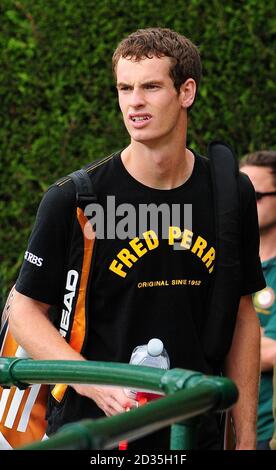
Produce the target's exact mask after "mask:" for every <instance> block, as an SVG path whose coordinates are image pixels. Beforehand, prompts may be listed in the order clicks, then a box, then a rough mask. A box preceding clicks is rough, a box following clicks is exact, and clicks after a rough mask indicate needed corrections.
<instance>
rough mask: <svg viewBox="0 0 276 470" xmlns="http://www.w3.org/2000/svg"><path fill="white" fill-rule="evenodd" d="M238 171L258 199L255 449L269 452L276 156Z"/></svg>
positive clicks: (275, 337) (275, 311) (245, 163)
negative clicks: (262, 284)
mask: <svg viewBox="0 0 276 470" xmlns="http://www.w3.org/2000/svg"><path fill="white" fill-rule="evenodd" d="M240 166H241V171H242V172H243V173H245V174H246V175H247V176H249V178H250V180H251V181H252V183H253V186H254V188H255V191H256V197H257V210H258V218H259V228H260V256H261V261H262V267H263V272H264V276H265V280H266V284H267V287H266V288H265V289H263V290H261V291H260V292H257V293H256V294H255V296H254V300H253V301H254V306H255V309H256V311H257V313H258V317H259V320H260V324H261V383H260V393H259V407H258V422H257V435H258V442H257V449H260V450H261V449H269V441H270V439H271V437H272V433H273V427H274V420H273V414H272V394H273V384H272V375H273V366H274V364H275V362H276V302H275V292H276V152H275V151H268V150H266V151H265V150H261V151H259V152H255V153H250V154H248V155H246V156H245V157H244V158H243V159H242V160H241V164H240Z"/></svg>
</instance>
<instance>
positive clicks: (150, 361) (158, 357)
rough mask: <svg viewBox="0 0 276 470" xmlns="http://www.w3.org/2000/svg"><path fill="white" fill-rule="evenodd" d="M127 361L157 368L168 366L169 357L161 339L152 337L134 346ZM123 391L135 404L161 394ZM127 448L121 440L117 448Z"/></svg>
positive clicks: (141, 403)
mask: <svg viewBox="0 0 276 470" xmlns="http://www.w3.org/2000/svg"><path fill="white" fill-rule="evenodd" d="M129 363H130V364H135V365H140V366H148V367H157V368H159V369H169V368H170V359H169V356H168V353H167V351H166V349H165V348H164V345H163V343H162V341H161V340H160V339H158V338H152V339H151V340H150V341H149V342H148V344H142V345H141V346H136V348H134V350H133V352H132V354H131V358H130V361H129ZM125 393H126V394H127V396H129V397H130V398H133V399H134V400H136V401H137V405H138V404H139V405H144V404H146V403H147V402H148V401H151V400H155V399H156V398H160V397H161V396H162V395H161V394H160V393H154V392H148V391H143V390H130V389H125ZM126 411H129V408H127V409H126ZM127 448H128V442H127V441H121V442H120V443H119V450H127Z"/></svg>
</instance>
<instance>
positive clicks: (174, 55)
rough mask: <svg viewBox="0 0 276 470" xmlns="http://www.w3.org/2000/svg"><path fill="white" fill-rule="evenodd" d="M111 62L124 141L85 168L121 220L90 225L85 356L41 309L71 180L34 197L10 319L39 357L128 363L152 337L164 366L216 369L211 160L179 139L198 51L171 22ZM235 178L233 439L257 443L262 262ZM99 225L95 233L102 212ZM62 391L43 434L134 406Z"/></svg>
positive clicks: (61, 247) (207, 439) (212, 425)
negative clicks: (207, 330) (211, 325)
mask: <svg viewBox="0 0 276 470" xmlns="http://www.w3.org/2000/svg"><path fill="white" fill-rule="evenodd" d="M113 68H114V74H115V77H116V84H117V90H118V96H119V104H120V108H121V111H122V114H123V118H124V123H125V126H126V129H127V131H128V133H129V135H130V144H129V146H128V147H127V148H125V149H124V150H123V151H122V152H118V153H116V154H114V155H111V156H110V157H107V158H106V159H104V160H102V161H101V162H99V163H96V164H94V165H92V167H91V168H90V169H89V171H88V174H89V176H90V178H91V180H92V181H93V186H94V188H95V193H96V194H97V199H98V204H99V206H100V207H102V208H103V214H104V215H107V216H108V217H107V218H108V221H107V222H108V223H109V222H110V220H109V219H110V213H109V211H108V207H109V205H108V204H109V202H108V201H107V196H108V195H109V196H113V198H114V201H115V206H116V208H117V210H118V215H119V216H120V217H119V220H118V223H117V225H116V230H114V231H113V233H112V230H111V234H110V233H106V232H110V231H109V229H107V227H106V225H105V223H106V220H104V221H103V224H102V225H104V227H105V236H104V237H99V236H98V235H97V234H96V238H98V239H97V248H94V252H93V263H92V268H91V269H90V277H89V279H91V284H90V291H89V299H90V300H91V307H89V308H90V310H89V312H88V319H89V322H88V326H87V329H86V335H85V336H86V342H85V344H84V347H83V348H82V349H81V354H80V353H79V352H76V351H75V350H73V349H72V348H71V347H70V345H68V344H67V343H66V342H65V341H64V339H63V338H62V337H61V336H60V335H59V334H58V333H57V331H56V329H55V328H54V326H52V324H51V323H50V322H49V320H48V318H47V312H48V310H49V306H50V305H53V304H57V303H58V302H59V299H60V297H61V295H62V289H63V283H62V279H63V275H64V274H63V273H64V266H65V265H66V261H65V259H66V247H67V246H68V232H69V228H68V227H69V222H70V220H71V214H72V206H73V203H74V200H75V190H74V187H73V184H72V182H70V181H69V182H68V181H67V182H66V181H65V182H64V184H62V185H59V186H55V187H53V188H51V189H50V191H48V193H47V194H46V196H45V197H44V199H43V201H42V203H41V206H40V209H39V212H38V215H37V220H36V224H35V227H34V230H33V233H32V236H31V239H30V241H29V246H28V251H27V253H28V254H27V255H26V259H25V261H24V264H23V266H22V269H21V273H20V276H19V279H18V281H17V284H16V289H17V294H16V299H15V302H14V304H13V306H12V309H11V314H10V326H11V329H12V332H13V334H14V335H15V337H16V338H17V340H18V341H19V343H20V344H21V345H22V346H23V348H24V349H26V350H27V352H28V353H29V355H30V356H31V357H33V358H35V359H73V360H74V359H75V360H79V359H90V360H102V361H119V362H128V361H129V358H130V355H131V352H132V350H133V349H134V347H135V346H137V345H139V344H145V343H147V342H148V340H149V339H150V338H152V337H157V338H160V339H161V340H162V341H163V343H164V345H165V348H166V349H167V351H168V354H169V357H170V362H171V367H182V368H187V369H192V370H198V371H202V372H206V373H214V372H216V371H217V370H216V367H215V364H213V363H212V362H210V361H207V358H206V357H205V356H204V352H203V349H202V335H203V333H204V323H206V322H207V321H208V319H207V313H206V309H207V305H208V296H209V294H210V288H211V285H212V280H213V276H214V267H215V261H214V258H215V256H214V253H215V248H214V247H215V228H214V227H215V220H214V214H213V200H212V188H211V180H210V174H209V163H208V160H206V159H205V158H203V157H200V156H199V155H198V154H196V153H195V152H192V151H191V150H189V149H188V148H186V134H187V114H188V110H189V109H190V108H191V107H192V105H193V103H194V101H195V97H196V93H197V89H198V84H199V80H200V76H201V62H200V57H199V53H198V50H197V48H196V47H195V46H194V44H192V43H191V42H190V41H189V40H188V39H187V38H185V37H184V36H181V35H180V34H178V33H175V32H173V31H170V30H168V29H162V28H152V29H145V30H138V31H136V32H135V33H133V34H132V35H130V36H129V37H128V38H126V39H124V40H123V41H122V42H121V43H120V44H119V46H118V47H117V49H116V51H115V53H114V55H113ZM240 183H241V191H242V193H243V198H242V199H243V200H242V212H243V218H242V219H243V220H244V219H246V223H245V224H244V225H243V231H242V234H241V236H242V237H243V239H246V242H247V243H246V245H245V246H244V247H243V259H242V270H243V271H244V276H243V281H244V282H243V283H242V285H241V286H240V293H239V297H240V302H239V309H238V313H237V320H236V328H235V333H234V337H233V341H232V346H231V349H230V351H229V352H228V355H227V357H226V358H225V373H226V374H227V375H228V376H229V377H231V378H232V379H233V380H234V381H235V382H236V384H237V385H238V387H239V390H240V398H239V402H238V404H237V405H236V406H235V408H234V410H233V415H234V422H235V427H236V436H237V447H236V448H237V449H253V448H254V446H255V420H256V402H257V383H258V363H259V359H258V357H257V356H256V354H255V351H256V350H258V345H259V328H258V324H257V319H256V315H255V312H254V309H253V306H252V301H251V294H252V292H256V291H257V290H260V289H261V288H262V287H264V282H263V277H262V272H261V268H260V264H259V259H258V243H259V241H258V232H257V226H256V224H257V222H256V221H257V218H256V206H255V200H254V193H253V191H252V189H251V186H250V185H249V182H248V180H247V179H245V178H241V182H240ZM184 203H186V204H192V216H193V217H192V227H191V224H190V223H189V224H188V226H187V224H186V222H185V213H184V211H183V207H184ZM126 204H127V205H128V206H127V207H128V211H129V212H131V210H130V208H132V214H134V215H133V216H132V219H131V220H128V223H126V222H124V219H123V220H122V216H123V215H124V213H125V207H126ZM150 204H154V205H155V207H157V209H158V208H159V209H160V207H161V206H162V205H164V204H165V207H166V209H168V210H169V212H170V214H171V215H172V211H173V210H174V209H175V208H176V207H177V208H180V209H181V210H180V211H179V220H178V221H175V219H174V220H173V221H171V218H170V217H169V220H168V219H167V218H166V217H165V223H164V220H162V224H163V226H162V232H161V231H160V220H159V219H160V218H159V219H158V210H157V211H156V212H157V219H158V221H157V222H156V221H155V224H153V222H152V219H151V220H150V221H149V220H148V215H149V214H148V213H146V216H143V215H141V214H142V212H143V210H144V209H145V207H148V208H149V205H150ZM151 207H152V206H151ZM162 207H163V206H162ZM165 212H166V211H165ZM245 213H247V214H248V215H245ZM155 215H156V213H155ZM159 215H160V214H159ZM162 215H163V214H162ZM96 225H97V227H96V231H97V228H98V221H97V223H96ZM124 225H125V226H126V227H124ZM164 225H165V227H164ZM130 226H131V227H130ZM141 227H142V228H141ZM140 228H141V229H140ZM122 232H123V233H122ZM164 232H165V234H164ZM130 233H131V234H130ZM248 240H249V241H248ZM29 253H31V254H33V255H34V256H35V257H36V259H41V266H36V265H35V264H34V263H33V262H29ZM31 260H32V261H33V260H34V258H33V257H32V258H31ZM38 264H40V263H38ZM91 271H92V272H91ZM68 279H69V280H68ZM67 281H68V283H69V287H70V286H72V285H73V284H74V281H72V279H71V278H70V277H69V278H68V277H67ZM71 290H72V289H71ZM92 300H93V302H92ZM92 304H93V305H92ZM235 313H236V312H233V315H235ZM27 325H29V327H28V326H27ZM31 325H36V331H39V336H36V335H34V334H33V328H32V327H31ZM62 334H63V333H62ZM66 393H67V394H66V396H65V397H64V398H63V401H62V402H61V403H59V404H57V401H56V400H55V399H56V398H57V397H58V401H59V402H60V400H61V398H60V395H59V393H57V394H55V393H54V397H52V405H51V407H52V409H50V411H49V418H48V423H49V432H55V431H56V430H57V429H58V428H59V427H60V426H61V425H62V424H64V423H66V422H71V421H76V420H79V419H81V418H84V417H97V416H102V414H103V413H105V414H106V415H107V416H110V415H114V414H116V413H121V412H123V411H124V410H125V409H126V408H127V407H133V406H135V401H134V400H131V399H130V398H128V397H127V395H126V394H125V393H124V391H123V390H122V389H120V388H119V389H118V388H113V389H112V388H108V387H100V386H92V385H73V386H72V387H69V389H68V390H67V392H66ZM62 404H63V406H62ZM95 404H96V405H97V406H96V405H95ZM67 405H68V406H67ZM207 421H208V420H207ZM211 429H212V432H211ZM167 438H168V436H167V433H166V432H162V433H157V437H154V435H153V436H149V437H148V438H146V439H145V442H143V443H142V442H141V441H140V442H139V444H137V445H138V446H139V447H138V448H142V446H145V447H146V448H149V449H153V448H166V446H168V439H167ZM155 439H156V440H155ZM163 439H164V440H163ZM219 439H220V436H219V430H218V428H217V424H216V420H215V418H214V417H213V418H212V419H211V420H210V421H208V430H207V431H206V427H204V426H203V427H202V428H201V432H200V438H199V447H200V448H217V447H218V445H219Z"/></svg>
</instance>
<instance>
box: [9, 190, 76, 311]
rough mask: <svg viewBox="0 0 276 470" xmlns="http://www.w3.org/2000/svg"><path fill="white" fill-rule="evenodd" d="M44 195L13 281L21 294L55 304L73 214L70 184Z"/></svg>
mask: <svg viewBox="0 0 276 470" xmlns="http://www.w3.org/2000/svg"><path fill="white" fill-rule="evenodd" d="M67 186H68V187H67V190H66V191H65V190H63V189H61V188H60V187H58V186H52V187H51V188H50V189H49V190H48V191H47V192H46V193H45V195H44V197H43V199H42V201H41V203H40V205H39V208H38V212H37V216H36V220H35V224H34V227H33V230H32V233H31V236H30V239H29V242H28V247H27V250H26V252H25V255H24V261H23V264H22V267H21V270H20V273H19V277H18V279H17V282H16V289H17V291H18V292H20V293H21V294H24V295H26V296H28V297H31V298H33V299H35V300H38V301H40V302H44V303H47V304H50V305H55V304H56V303H57V302H58V301H59V299H60V296H61V293H62V288H63V282H64V272H65V263H66V255H67V248H68V241H69V234H70V227H71V220H72V214H73V201H74V192H73V184H71V183H68V185H67Z"/></svg>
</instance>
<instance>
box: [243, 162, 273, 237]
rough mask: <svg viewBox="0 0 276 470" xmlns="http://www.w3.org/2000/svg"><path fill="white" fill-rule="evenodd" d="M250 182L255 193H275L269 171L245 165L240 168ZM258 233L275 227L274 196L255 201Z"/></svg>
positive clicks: (264, 168)
mask: <svg viewBox="0 0 276 470" xmlns="http://www.w3.org/2000/svg"><path fill="white" fill-rule="evenodd" d="M241 171H242V172H243V173H245V174H246V175H247V176H248V177H249V178H250V180H251V182H252V184H253V186H254V188H255V191H257V192H260V193H267V192H272V191H276V187H275V184H274V179H273V176H272V174H271V169H270V168H266V167H259V166H253V165H252V166H251V165H246V166H243V167H242V168H241ZM257 209H258V218H259V227H260V232H261V233H262V232H266V231H267V230H270V229H272V228H275V227H276V196H264V197H262V198H261V199H260V200H259V201H257Z"/></svg>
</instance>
